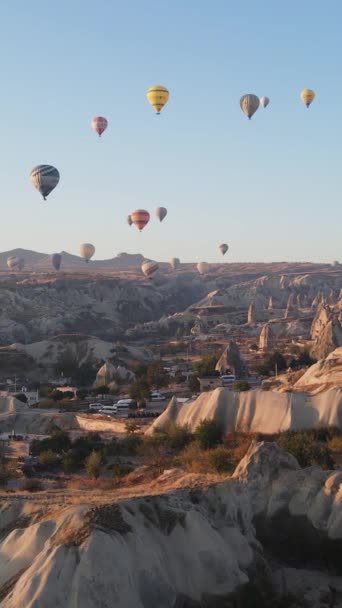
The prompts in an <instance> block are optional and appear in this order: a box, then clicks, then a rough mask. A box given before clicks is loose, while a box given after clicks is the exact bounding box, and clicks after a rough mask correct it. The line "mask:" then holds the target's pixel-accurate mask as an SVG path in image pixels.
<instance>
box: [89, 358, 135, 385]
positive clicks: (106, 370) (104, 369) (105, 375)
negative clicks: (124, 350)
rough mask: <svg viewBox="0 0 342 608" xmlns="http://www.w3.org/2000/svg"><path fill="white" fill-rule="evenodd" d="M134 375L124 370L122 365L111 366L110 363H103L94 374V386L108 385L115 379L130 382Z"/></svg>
mask: <svg viewBox="0 0 342 608" xmlns="http://www.w3.org/2000/svg"><path fill="white" fill-rule="evenodd" d="M134 377H135V376H134V374H133V372H131V371H130V370H128V369H126V368H125V367H123V366H122V365H116V366H115V365H113V364H112V363H110V362H108V361H107V362H106V363H104V364H103V365H102V366H101V367H100V369H99V370H98V372H97V374H96V381H95V384H96V385H102V384H109V383H110V382H113V381H115V380H116V379H117V378H119V379H120V380H124V381H130V380H133V379H134Z"/></svg>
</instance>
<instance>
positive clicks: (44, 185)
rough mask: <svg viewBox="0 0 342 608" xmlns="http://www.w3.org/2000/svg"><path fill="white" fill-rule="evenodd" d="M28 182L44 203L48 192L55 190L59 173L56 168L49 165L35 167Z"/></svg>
mask: <svg viewBox="0 0 342 608" xmlns="http://www.w3.org/2000/svg"><path fill="white" fill-rule="evenodd" d="M30 180H31V184H32V185H33V186H34V187H35V188H36V189H37V190H38V192H40V194H41V195H42V197H43V199H44V201H45V200H46V197H47V196H48V195H49V194H50V192H52V190H53V189H54V188H56V186H57V184H58V182H59V173H58V171H57V169H56V167H52V166H51V165H37V167H34V169H32V171H31V173H30Z"/></svg>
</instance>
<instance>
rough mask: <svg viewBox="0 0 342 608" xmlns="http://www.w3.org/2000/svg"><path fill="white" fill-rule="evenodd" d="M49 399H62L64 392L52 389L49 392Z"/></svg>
mask: <svg viewBox="0 0 342 608" xmlns="http://www.w3.org/2000/svg"><path fill="white" fill-rule="evenodd" d="M50 397H51V399H53V401H62V399H64V393H63V391H58V390H55V391H52V393H51V394H50Z"/></svg>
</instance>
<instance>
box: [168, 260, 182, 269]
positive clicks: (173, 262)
mask: <svg viewBox="0 0 342 608" xmlns="http://www.w3.org/2000/svg"><path fill="white" fill-rule="evenodd" d="M170 264H171V267H172V268H173V270H177V268H179V267H180V265H181V263H180V259H179V258H172V260H171V261H170Z"/></svg>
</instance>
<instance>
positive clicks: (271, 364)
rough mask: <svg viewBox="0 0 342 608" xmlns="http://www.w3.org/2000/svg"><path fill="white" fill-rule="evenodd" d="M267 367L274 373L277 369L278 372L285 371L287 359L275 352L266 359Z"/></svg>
mask: <svg viewBox="0 0 342 608" xmlns="http://www.w3.org/2000/svg"><path fill="white" fill-rule="evenodd" d="M264 362H265V365H267V367H268V369H269V371H274V370H275V368H276V367H277V370H278V372H281V371H284V370H285V369H286V368H287V363H286V359H285V358H284V357H283V355H282V354H281V353H280V352H278V351H275V352H274V353H271V354H269V355H266V356H265V358H264Z"/></svg>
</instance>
